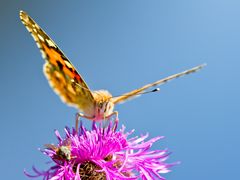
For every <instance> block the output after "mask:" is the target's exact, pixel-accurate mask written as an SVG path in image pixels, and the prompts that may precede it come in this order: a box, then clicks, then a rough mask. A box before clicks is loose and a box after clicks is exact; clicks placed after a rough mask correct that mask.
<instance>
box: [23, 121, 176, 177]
mask: <svg viewBox="0 0 240 180" xmlns="http://www.w3.org/2000/svg"><path fill="white" fill-rule="evenodd" d="M117 125H118V123H117V122H115V123H113V124H112V123H109V125H108V126H107V127H105V128H103V125H102V124H101V123H100V124H96V123H93V124H92V129H91V130H87V129H86V128H85V127H84V126H83V125H82V124H81V125H80V128H79V129H78V131H76V129H75V128H72V130H71V129H69V128H68V127H66V128H65V137H64V138H62V137H61V136H60V134H59V132H58V131H55V134H56V136H57V139H58V144H57V145H56V146H54V145H46V149H44V150H42V152H43V153H44V154H45V155H47V156H49V157H50V158H51V159H52V161H53V165H52V167H50V168H49V169H48V170H46V171H41V172H40V171H38V170H37V169H36V168H34V167H33V171H34V172H35V173H36V175H30V174H29V173H27V172H25V174H26V175H27V176H28V177H39V176H42V177H43V179H44V180H57V179H59V180H87V179H90V180H118V179H120V180H130V179H132V180H135V179H143V180H150V179H160V180H164V179H165V178H163V177H162V176H161V175H160V174H163V173H167V172H169V171H170V170H169V168H170V167H172V166H173V165H175V164H177V163H171V164H168V163H166V162H165V160H166V159H167V158H168V156H169V152H168V151H167V150H154V151H153V150H149V149H150V147H151V146H152V144H153V143H154V142H156V141H157V140H159V139H161V138H163V137H155V138H152V139H150V140H148V141H145V140H146V139H147V137H148V134H146V135H144V136H141V137H138V136H136V137H132V138H129V136H130V135H131V134H132V133H133V132H134V130H132V131H130V132H124V131H125V127H124V126H122V128H121V129H120V130H119V131H117Z"/></svg>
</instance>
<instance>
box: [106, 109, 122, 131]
mask: <svg viewBox="0 0 240 180" xmlns="http://www.w3.org/2000/svg"><path fill="white" fill-rule="evenodd" d="M113 115H115V120H114V126H113V128H112V129H113V131H115V130H116V129H117V125H118V121H119V119H118V111H114V112H112V114H110V115H108V116H107V117H106V118H107V119H108V120H110V118H111V117H112V116H113Z"/></svg>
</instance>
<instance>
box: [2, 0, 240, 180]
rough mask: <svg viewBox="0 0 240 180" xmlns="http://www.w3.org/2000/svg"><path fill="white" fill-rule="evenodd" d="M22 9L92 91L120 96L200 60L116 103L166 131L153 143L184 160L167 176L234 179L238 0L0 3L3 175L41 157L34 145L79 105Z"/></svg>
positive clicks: (239, 103)
mask: <svg viewBox="0 0 240 180" xmlns="http://www.w3.org/2000/svg"><path fill="white" fill-rule="evenodd" d="M19 10H25V11H26V12H28V13H29V14H30V15H31V16H32V17H33V18H34V19H35V20H36V21H37V22H38V24H39V25H41V27H42V28H43V29H44V30H45V31H46V32H47V33H48V34H49V35H50V36H51V37H52V39H54V40H55V42H56V43H57V44H58V45H59V46H60V48H61V49H62V50H63V51H64V52H65V54H66V55H67V56H68V57H69V59H70V60H71V61H72V62H73V64H74V65H75V67H76V68H77V69H78V71H79V72H80V73H81V74H82V75H83V76H84V79H85V80H86V81H87V83H88V84H89V86H90V87H91V88H92V89H108V90H109V91H110V92H111V93H112V94H114V95H118V94H121V93H124V92H127V91H130V90H133V89H135V88H138V87H141V86H142V85H145V84H146V83H150V82H153V81H155V80H158V79H160V78H163V77H165V76H168V75H171V74H174V73H177V72H180V71H182V70H185V69H187V68H191V67H193V66H195V65H198V64H201V63H207V64H208V66H207V67H206V68H204V69H203V70H202V71H200V72H199V73H196V74H192V75H189V76H186V77H184V78H181V79H177V80H174V81H171V82H170V83H168V84H166V85H163V86H161V92H159V93H155V94H154V93H153V94H148V95H144V96H142V97H141V98H137V99H134V100H132V101H129V102H127V103H124V104H122V105H119V106H117V110H118V111H119V118H120V122H121V123H122V124H125V125H126V126H127V129H128V130H131V129H133V128H134V129H136V134H135V135H137V134H144V133H146V132H149V133H150V137H154V136H157V135H164V136H166V138H165V139H164V140H162V141H160V142H158V143H156V145H155V146H154V147H153V149H157V148H158V149H159V148H166V147H168V148H169V149H170V151H172V152H173V154H172V155H171V158H170V159H169V161H168V162H174V161H178V160H180V161H181V162H182V164H181V165H179V166H176V167H174V168H173V172H172V173H170V174H167V175H166V176H165V177H167V179H169V180H170V179H171V180H202V179H206V180H208V179H209V180H213V179H217V180H226V179H231V180H232V179H237V178H239V161H240V153H239V152H240V141H239V137H240V119H239V107H240V95H239V93H240V83H239V79H240V70H239V69H240V68H239V66H240V21H239V19H240V1H238V0H201V1H200V0H199V1H192V0H181V1H179V0H168V1H167V0H152V1H147V0H145V1H143V0H131V1H129V0H121V1H112V0H102V1H99V0H89V1H78V2H77V1H56V0H55V1H46V0H42V1H23V0H20V1H13V0H12V1H5V2H4V1H1V2H0V22H1V25H0V35H1V41H0V51H1V57H0V61H1V71H0V80H1V89H0V92H1V93H0V96H1V97H0V98H1V101H0V114H1V126H0V133H1V134H0V135H1V148H0V154H1V163H0V172H1V179H18V180H21V179H27V178H26V177H25V176H24V175H23V169H24V168H26V169H27V170H31V166H32V165H33V164H34V165H36V166H37V167H38V168H40V169H41V168H42V169H45V168H47V166H46V165H44V162H46V161H47V160H48V159H47V158H45V156H44V155H42V154H41V153H40V152H39V151H38V150H37V149H38V148H39V147H42V145H43V144H45V143H54V142H56V139H55V137H54V133H53V130H54V129H59V130H60V131H61V132H63V128H64V127H65V125H68V126H73V125H74V114H75V113H76V110H75V109H73V108H70V107H67V106H66V105H65V104H63V103H62V102H61V101H60V100H59V98H58V97H57V96H56V95H55V94H54V92H53V91H52V89H51V88H50V87H49V85H48V83H47V80H46V79H45V77H44V75H43V73H42V65H43V62H44V61H43V59H42V58H41V56H40V53H39V50H38V49H37V47H36V45H35V43H34V41H33V39H32V37H30V35H29V34H28V33H27V31H26V29H25V27H24V26H23V25H22V23H21V22H20V20H19V17H18V14H19Z"/></svg>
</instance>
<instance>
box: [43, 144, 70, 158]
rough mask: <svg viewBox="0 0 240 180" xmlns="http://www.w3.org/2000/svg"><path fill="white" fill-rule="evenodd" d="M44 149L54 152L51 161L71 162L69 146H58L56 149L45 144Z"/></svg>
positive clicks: (51, 145)
mask: <svg viewBox="0 0 240 180" xmlns="http://www.w3.org/2000/svg"><path fill="white" fill-rule="evenodd" d="M45 147H46V148H48V149H51V150H54V151H55V152H56V154H55V156H53V159H56V160H67V161H70V160H71V146H70V145H69V146H64V145H62V146H60V147H57V146H55V145H53V144H45Z"/></svg>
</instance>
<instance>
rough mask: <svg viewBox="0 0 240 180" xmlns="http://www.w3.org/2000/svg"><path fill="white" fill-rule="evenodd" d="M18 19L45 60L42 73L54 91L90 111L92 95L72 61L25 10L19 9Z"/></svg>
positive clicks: (92, 104)
mask: <svg viewBox="0 0 240 180" xmlns="http://www.w3.org/2000/svg"><path fill="white" fill-rule="evenodd" d="M20 19H21V21H22V23H23V24H24V25H25V26H26V28H27V30H28V31H29V32H30V33H31V35H32V37H33V39H34V40H35V41H36V43H37V46H38V48H39V49H40V51H41V53H42V56H43V58H44V59H45V60H46V62H45V65H44V73H45V75H46V77H47V79H48V81H49V84H50V85H51V86H52V88H53V89H54V90H55V92H56V93H57V94H58V95H59V96H60V97H61V99H62V100H63V101H64V102H65V103H67V104H69V105H72V106H75V107H77V108H78V109H80V110H81V111H83V112H85V111H86V112H89V111H91V110H92V109H93V108H94V107H93V106H94V98H93V95H92V93H91V90H90V89H89V88H88V86H87V84H86V83H85V81H84V79H83V78H82V77H81V76H80V74H79V73H78V72H77V70H76V69H75V68H74V66H73V65H72V63H71V62H70V61H69V60H68V58H67V57H66V56H65V55H64V54H63V52H62V51H61V50H60V49H59V48H58V46H57V45H56V43H55V42H54V41H53V40H52V39H51V38H50V37H49V36H48V35H47V34H46V33H45V32H44V31H43V30H42V29H41V28H40V26H39V25H38V24H37V23H36V22H35V21H34V20H33V19H32V18H31V17H30V16H29V15H28V14H27V13H26V12H24V11H20Z"/></svg>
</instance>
